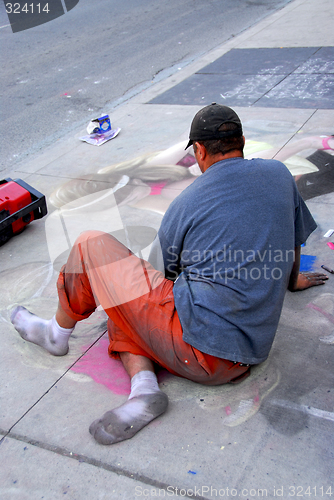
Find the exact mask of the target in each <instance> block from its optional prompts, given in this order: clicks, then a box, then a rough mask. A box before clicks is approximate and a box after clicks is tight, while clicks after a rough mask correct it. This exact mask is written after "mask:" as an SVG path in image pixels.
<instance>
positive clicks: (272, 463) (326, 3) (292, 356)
mask: <svg viewBox="0 0 334 500" xmlns="http://www.w3.org/2000/svg"><path fill="white" fill-rule="evenodd" d="M333 14H334V13H333V3H332V1H331V0H295V1H293V2H291V3H289V4H288V5H287V6H286V7H285V8H283V9H282V10H279V11H277V12H276V13H275V14H273V15H271V16H270V17H268V18H266V19H265V20H263V21H261V22H260V23H259V24H257V25H256V26H254V27H252V28H250V29H249V30H247V31H245V32H244V33H242V34H241V35H239V36H237V37H235V38H233V39H231V40H230V41H229V42H228V43H225V44H224V45H222V46H221V47H217V48H216V49H215V50H214V51H212V52H210V53H209V54H206V55H205V57H203V58H201V59H200V60H197V61H196V62H194V63H192V64H191V65H189V66H187V67H186V68H184V69H182V70H180V71H179V72H178V73H177V74H175V75H173V76H171V77H169V78H167V79H165V80H164V81H161V82H159V83H157V84H156V85H153V86H152V87H150V88H149V89H147V90H145V91H143V92H142V93H141V94H138V95H136V96H134V97H132V98H131V99H129V100H128V101H126V102H125V103H124V104H122V105H120V106H119V107H117V108H116V109H114V110H112V109H111V110H106V111H107V112H109V114H110V116H111V119H112V123H113V125H114V126H117V127H121V129H122V131H121V133H120V134H119V136H117V138H115V139H114V140H112V141H110V142H108V143H106V144H104V145H103V146H101V147H93V146H90V145H88V144H86V143H83V142H81V141H79V139H78V138H79V137H80V136H82V135H85V133H86V132H85V130H80V131H78V134H77V135H76V137H73V138H69V139H67V140H62V141H59V144H58V143H57V144H55V145H54V146H53V147H50V148H49V149H47V150H45V151H43V152H42V154H41V155H40V156H39V157H37V158H33V159H32V160H30V161H27V162H25V163H22V164H19V165H17V166H16V167H15V171H6V172H2V177H3V178H5V177H11V178H21V179H24V180H25V181H26V182H28V183H29V184H30V185H32V186H33V187H34V188H35V189H38V190H39V191H41V192H43V193H44V194H46V196H47V199H48V208H49V215H48V217H47V218H45V219H42V220H40V221H36V222H33V223H31V224H30V225H29V226H27V228H26V230H25V231H24V232H23V233H22V234H20V235H18V236H15V237H13V238H12V239H11V240H10V241H8V242H7V243H6V244H5V245H3V246H2V247H0V254H1V284H0V286H1V293H0V304H1V305H0V312H1V320H2V321H1V323H0V331H1V334H2V336H1V339H2V340H1V344H2V361H1V365H0V373H1V380H2V384H1V415H0V418H1V421H0V434H1V436H2V437H3V439H2V440H1V447H0V453H1V457H2V460H1V468H0V498H1V499H4V500H7V499H10V500H11V499H14V498H20V499H32V498H34V499H38V498H44V499H50V500H51V499H52V500H55V499H59V498H63V495H66V498H71V499H82V498H84V499H86V498H87V499H91V498H92V499H95V498H96V499H104V498H106V499H107V498H108V499H109V498H119V499H123V498H124V499H128V498H137V497H149V498H150V497H164V496H166V497H168V496H169V497H176V498H178V497H185V496H188V497H195V498H206V499H211V498H220V497H223V496H225V497H231V496H238V497H241V498H248V499H250V498H258V497H267V498H276V497H282V498H289V497H293V496H302V497H307V498H331V496H333V495H334V485H333V467H332V460H333V424H334V409H333V374H332V372H333V343H334V332H333V328H334V327H333V323H334V276H333V275H330V276H329V280H328V282H327V283H326V285H325V286H324V287H318V288H312V289H310V290H307V291H305V292H302V293H297V294H291V293H289V292H288V293H287V295H286V300H285V305H284V309H283V312H282V317H281V320H280V324H279V328H278V332H277V336H276V339H275V343H274V346H273V349H272V351H271V355H270V357H269V359H268V360H267V361H266V362H265V363H264V364H263V365H261V366H258V367H256V368H255V369H254V370H253V372H252V375H251V377H249V378H248V379H247V380H246V381H245V382H243V383H241V384H240V385H237V386H226V387H211V388H210V387H204V386H201V385H198V384H195V383H192V382H189V381H187V380H183V379H180V378H177V377H174V376H172V375H170V374H168V373H167V372H165V371H162V372H161V373H160V374H159V381H160V384H161V388H162V390H164V391H165V392H166V393H167V395H168V397H169V400H170V405H169V408H168V411H167V413H166V414H165V415H163V416H162V417H160V418H158V419H156V420H155V421H153V422H152V423H151V424H150V425H149V426H147V427H146V428H144V429H143V430H142V431H141V432H140V433H138V434H137V435H136V436H135V437H134V438H132V439H131V440H129V441H125V442H123V443H119V444H116V445H113V446H110V447H104V446H101V445H98V444H97V443H95V441H94V440H93V438H92V437H91V436H90V434H89V433H88V427H89V425H90V423H91V422H92V421H93V420H95V419H96V418H97V417H100V416H101V415H102V414H103V413H104V412H105V411H107V410H109V409H112V408H114V407H116V406H119V405H120V404H122V403H123V402H124V401H125V400H126V399H127V395H128V392H129V388H130V382H129V378H128V376H127V375H126V373H125V371H124V369H123V367H122V365H121V363H120V362H117V361H115V360H112V359H110V358H109V357H108V354H107V345H108V341H107V338H106V335H105V329H106V317H105V314H104V312H103V311H102V312H101V311H96V312H95V313H94V315H93V316H91V317H90V318H89V319H88V320H86V321H83V322H81V323H80V324H79V325H78V326H77V328H76V330H75V335H73V336H72V337H71V343H70V352H69V354H68V355H67V356H65V357H63V358H54V357H52V356H51V355H49V354H48V353H46V352H44V351H43V350H42V349H40V348H38V347H36V346H34V345H31V344H29V343H26V342H24V341H23V340H22V339H21V338H20V337H19V335H18V334H17V332H16V331H15V330H14V328H13V327H12V325H11V324H10V322H9V314H8V311H9V310H10V308H11V307H12V306H13V305H14V304H16V303H19V304H22V305H24V306H26V307H27V308H28V309H30V310H32V311H33V312H34V313H36V314H38V315H40V316H42V317H45V318H50V317H51V316H52V315H53V314H54V311H55V308H56V305H57V295H56V289H55V281H56V278H57V269H58V267H59V265H60V264H61V262H62V259H63V258H64V255H65V254H66V247H67V242H68V241H69V240H70V241H71V242H73V239H74V238H75V236H76V234H77V233H78V232H80V231H81V230H83V229H90V228H92V229H93V228H96V227H97V226H98V225H99V224H100V225H101V226H102V227H103V228H104V229H105V230H106V231H111V232H112V231H121V230H122V228H124V226H125V227H127V228H128V235H130V239H131V234H132V233H131V231H134V233H135V236H136V238H137V236H138V234H139V233H138V231H137V229H138V227H139V226H140V227H141V233H140V234H142V235H143V237H142V239H140V238H139V239H140V241H139V242H138V241H137V239H136V241H135V242H134V243H136V244H138V245H137V246H138V248H137V250H138V251H140V252H141V254H142V255H143V256H144V257H145V256H146V255H147V253H148V251H149V244H150V242H151V241H152V239H153V237H154V233H155V231H156V230H157V229H158V227H159V224H160V221H161V218H162V213H163V208H164V206H167V204H168V203H167V202H166V200H165V201H163V200H162V199H161V196H160V198H159V200H160V204H159V203H155V202H156V200H157V199H158V198H157V199H156V200H153V198H154V196H151V197H150V199H145V200H143V198H142V193H143V192H146V191H145V189H147V177H145V178H142V177H141V174H137V173H135V166H134V165H133V166H132V167H131V168H129V169H128V171H127V174H129V175H128V177H129V178H130V179H129V181H128V184H127V186H128V187H129V188H131V189H130V190H129V193H128V198H126V199H125V200H126V201H125V202H123V203H120V204H118V205H112V206H105V205H104V204H103V203H104V202H103V200H102V198H101V199H100V198H99V197H100V195H101V192H98V193H95V194H94V195H91V196H92V198H88V201H89V202H90V203H92V202H93V201H94V202H95V203H94V204H91V205H89V208H88V211H87V210H86V209H84V208H83V202H82V198H79V200H78V201H77V202H75V205H73V204H72V205H71V206H70V207H71V208H72V209H73V211H72V212H71V214H74V217H72V218H70V217H69V218H67V219H63V220H65V225H66V229H67V235H66V234H65V233H64V229H63V226H59V221H60V220H61V218H60V213H61V210H60V209H58V208H57V207H55V206H53V205H52V204H51V202H50V196H51V194H52V193H55V191H56V192H57V195H55V194H53V198H52V199H53V200H54V199H57V200H58V201H59V200H60V199H62V200H63V201H64V200H65V201H69V199H70V198H69V197H70V194H71V193H70V188H67V189H66V188H64V185H65V184H66V183H67V182H68V181H69V180H71V179H72V180H73V182H72V185H71V189H72V191H73V192H75V193H77V196H79V195H80V190H82V192H85V193H86V192H87V191H85V189H86V187H87V186H86V187H85V184H84V183H83V182H82V180H86V181H87V176H88V177H89V183H90V186H91V185H92V184H93V183H95V184H96V185H98V184H99V183H101V186H102V187H103V188H104V189H106V187H108V182H111V181H108V180H106V179H105V177H103V173H101V170H103V169H104V172H106V171H109V172H110V171H111V170H112V169H108V167H110V166H112V165H114V164H116V163H118V162H122V161H125V160H129V159H135V158H137V157H138V156H140V155H144V154H147V153H152V152H156V151H159V150H164V149H166V148H168V147H171V146H173V145H174V144H176V143H177V142H179V141H180V140H183V139H186V138H187V136H188V130H189V125H190V123H191V120H192V118H193V116H194V114H195V112H196V111H197V110H198V109H200V108H201V107H202V106H203V105H205V104H207V102H206V100H207V99H209V102H211V101H210V98H211V96H212V95H214V96H216V95H218V98H217V102H226V104H228V105H231V106H232V107H233V108H235V109H236V111H237V112H238V114H239V115H240V117H241V120H242V122H243V124H244V131H245V136H246V139H247V141H248V147H249V148H250V149H249V151H250V154H251V150H252V148H254V151H259V150H261V149H262V150H263V149H266V148H268V147H272V148H273V156H275V154H276V153H282V152H284V151H287V148H289V147H290V146H291V145H294V144H296V143H297V141H300V140H301V139H303V140H305V142H304V143H303V144H305V146H303V149H302V150H300V151H299V152H298V154H297V155H295V154H293V155H288V156H289V157H288V159H287V162H288V163H289V168H291V169H292V171H293V173H294V175H298V176H301V177H300V180H299V181H298V182H300V183H301V184H300V185H301V188H302V189H304V190H305V193H306V196H305V198H306V199H307V204H308V206H309V208H310V210H311V212H312V214H313V216H314V218H315V219H316V222H317V223H318V228H317V230H316V231H315V232H314V233H313V234H312V235H311V237H310V238H309V240H308V242H307V245H306V246H305V248H304V249H303V253H304V258H303V265H304V266H305V269H308V268H310V267H311V266H313V268H314V269H320V265H322V264H325V265H327V266H328V267H330V268H332V269H333V268H334V258H333V256H334V252H333V250H332V249H331V248H330V247H329V246H328V245H327V243H328V242H331V241H333V237H332V238H325V237H324V234H325V233H326V232H327V231H328V230H329V229H334V224H333V221H334V219H333V213H334V210H333V209H334V194H333V190H331V188H330V185H331V182H332V181H333V177H334V169H333V155H332V153H333V151H327V152H326V151H325V152H324V151H318V146H317V145H316V143H315V142H313V140H312V141H311V140H310V137H319V136H329V135H331V134H333V133H334V130H333V125H334V111H333V106H331V105H330V104H328V105H327V104H326V106H325V105H324V104H323V103H330V102H332V103H333V94H331V92H333V91H331V90H330V82H331V81H332V78H333V72H334V70H333V61H332V60H331V59H330V57H331V54H332V52H331V51H332V50H333V46H334V36H333ZM330 47H331V49H330ZM264 49H266V52H263V50H264ZM277 49H281V50H284V49H291V50H290V51H288V52H286V51H285V52H284V54H286V56H285V55H284V58H283V59H284V61H283V63H282V62H281V64H278V63H277V61H278V59H279V58H280V54H279V52H280V51H278V50H277ZM232 51H234V52H232ZM245 51H248V52H245ZM249 51H251V52H249ZM231 54H232V56H233V57H234V55H237V56H238V57H239V56H240V57H241V58H243V59H242V60H243V61H247V58H249V57H252V59H251V60H252V62H253V61H258V62H257V64H258V71H257V72H255V69H254V67H255V66H254V65H255V63H254V64H253V65H251V66H253V67H252V68H251V70H252V72H251V73H249V74H248V75H247V78H246V77H245V78H244V76H245V75H244V74H242V72H239V73H238V71H236V72H233V67H232V69H231V73H230V74H229V75H226V74H225V73H226V71H225V72H224V68H225V67H226V66H225V61H228V59H227V58H228V57H230V55H231ZM260 54H265V59H263V58H262V59H261V58H260ZM261 57H262V56H261ZM285 58H289V62H288V61H287V59H285ZM259 61H260V62H259ZM261 61H262V62H261ZM268 61H269V62H268ZM211 63H214V65H215V66H213V65H211ZM261 64H263V65H264V66H265V64H267V65H269V66H267V67H266V68H265V67H264V66H263V67H262V68H261ZM288 64H291V68H290V66H289V68H290V69H289V70H287V67H288ZM278 67H279V68H280V69H279V71H278V70H277V68H278ZM203 68H207V69H206V70H205V71H203ZM221 68H223V70H222V69H221ZM207 74H210V76H212V78H210V79H209V80H208V81H209V82H210V81H211V82H213V81H215V82H219V81H221V80H220V79H223V78H227V76H228V78H229V79H230V80H229V81H228V80H227V79H226V85H227V83H229V82H230V83H231V82H232V84H231V89H232V90H231V89H230V90H228V92H227V93H224V92H223V91H222V90H219V87H218V86H216V87H214V85H213V84H212V85H211V86H210V85H209V86H207V88H208V91H207V94H203V92H202V90H203V88H204V86H203V85H204V84H203V82H204V80H205V78H206V76H205V75H207ZM217 75H220V76H217ZM277 75H278V76H279V78H277ZM241 78H244V82H245V84H244V86H243V87H242V86H241V87H240V90H239V92H238V94H237V95H236V94H234V93H233V88H234V82H235V81H238V80H239V79H241ZM224 81H225V80H224ZM297 81H298V82H299V83H298V85H297V84H296V83H295V93H294V92H292V91H291V89H292V86H293V82H297ZM249 82H251V83H252V92H251V93H250V92H249V87H248V89H247V85H249ZM303 82H306V83H307V85H306V83H305V85H304V84H303ZM280 85H286V86H285V87H284V88H283V87H280ZM205 88H206V87H205ZM217 89H218V90H219V93H218V94H217ZM280 89H283V90H280ZM219 96H221V97H219ZM254 96H255V97H254ZM265 96H268V97H265ZM284 96H285V97H284ZM291 96H293V103H292V101H291ZM190 97H191V102H190V103H187V102H185V100H186V99H190ZM253 97H254V99H253V101H252V98H253ZM202 98H203V99H202ZM239 98H240V99H243V100H241V101H240V102H241V103H242V105H239V106H238V105H237V104H235V103H238V99H239ZM218 99H221V100H219V101H218ZM226 99H229V101H226ZM266 99H268V103H267V102H266ZM288 100H289V102H288ZM269 101H270V102H269ZM174 102H177V103H174ZM260 102H261V104H259V103H260ZM312 102H313V103H314V106H312V105H311V103H312ZM232 104H233V105H232ZM267 104H268V105H267ZM269 104H270V106H269ZM306 106H309V107H306ZM255 155H256V153H254V156H255ZM306 158H308V160H306ZM99 172H100V173H99ZM328 173H329V177H328ZM122 175H124V171H123V170H122V171H121V173H120V174H118V177H117V179H116V181H117V182H118V181H119V180H121V179H122ZM312 175H313V177H311V176H312ZM306 176H308V177H306ZM143 179H144V181H145V182H144V183H140V180H143ZM303 179H304V181H305V182H304V184H302V182H303ZM331 179H332V180H331ZM152 180H154V178H152ZM155 180H157V179H155ZM158 180H159V179H158ZM123 182H124V179H123ZM113 183H114V184H115V178H113ZM114 184H113V185H114ZM310 186H313V187H312V189H313V188H314V189H318V191H312V189H311V187H310ZM167 187H168V186H167ZM170 189H171V188H170ZM177 189H179V190H180V189H181V187H178V188H177ZM315 192H316V196H315V195H314V193H315ZM69 193H70V194H69ZM308 193H309V194H308ZM72 194H73V193H72ZM115 196H116V194H115ZM158 196H159V195H158ZM146 198H147V197H146ZM98 199H100V201H99V202H97V200H98ZM123 201H124V200H123ZM59 203H60V202H59ZM87 203H88V202H87V199H85V205H87ZM150 203H151V205H150ZM163 203H165V205H164V204H163ZM58 206H60V205H58ZM67 208H69V206H67ZM64 213H65V212H62V214H64ZM87 214H89V216H88V215H87ZM133 228H137V229H136V231H137V232H136V231H135V230H134V229H133ZM66 238H67V239H66ZM64 242H65V243H64ZM330 488H331V489H330Z"/></svg>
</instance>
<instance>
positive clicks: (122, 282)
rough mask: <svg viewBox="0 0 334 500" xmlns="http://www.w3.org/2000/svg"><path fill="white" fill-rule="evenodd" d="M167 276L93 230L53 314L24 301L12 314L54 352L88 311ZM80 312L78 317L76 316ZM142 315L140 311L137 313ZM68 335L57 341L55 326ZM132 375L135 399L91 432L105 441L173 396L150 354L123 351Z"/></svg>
mask: <svg viewBox="0 0 334 500" xmlns="http://www.w3.org/2000/svg"><path fill="white" fill-rule="evenodd" d="M162 280H163V276H162V275H161V273H159V272H158V271H155V270H154V269H153V268H151V266H149V267H148V268H147V269H146V267H145V264H144V263H142V262H141V261H140V259H138V258H137V257H135V256H134V255H133V254H132V253H131V252H130V251H129V250H128V249H127V248H126V247H124V246H123V245H122V244H120V243H119V242H118V241H116V240H115V239H114V238H112V237H110V236H109V235H107V234H104V233H99V232H93V231H91V232H87V233H85V234H82V235H81V236H80V237H79V238H78V240H77V242H76V244H75V245H74V247H73V249H72V251H71V254H70V256H69V259H68V261H67V264H66V266H65V268H64V269H63V271H62V272H61V273H60V276H59V279H58V293H59V299H60V303H59V306H58V310H57V313H56V315H55V316H54V318H52V320H49V321H47V320H43V319H41V318H38V317H37V316H35V315H33V314H31V313H30V312H29V311H27V309H25V308H23V307H21V306H19V307H17V308H15V309H14V310H13V312H12V315H11V320H12V323H13V324H14V326H15V328H16V329H17V330H18V331H19V333H20V335H21V336H22V337H23V338H24V339H25V340H28V341H29V342H33V343H35V344H37V345H40V346H42V347H44V348H45V349H47V350H48V351H49V352H51V353H52V354H54V355H63V354H66V353H67V351H68V338H69V336H70V334H71V332H72V330H73V328H74V326H75V324H76V322H77V321H80V320H81V319H84V318H85V317H88V316H89V315H90V314H91V313H92V312H93V311H94V310H95V308H96V306H97V305H98V304H101V305H102V306H103V307H104V309H105V310H107V311H108V309H109V308H110V307H111V308H115V307H116V306H121V304H124V303H126V302H127V300H130V299H131V298H132V299H133V298H134V297H140V296H141V295H145V294H146V293H147V292H148V291H149V289H150V286H152V284H155V283H160V282H161V281H162ZM74 318H75V319H74ZM136 321H140V316H139V317H137V318H136ZM55 328H56V329H58V330H60V333H61V334H63V335H64V336H65V335H66V340H65V342H64V343H62V345H61V346H60V345H58V344H57V342H58V341H57V340H56V334H55V333H54V329H55ZM121 359H122V361H123V364H124V366H125V368H126V370H127V372H128V373H129V375H130V377H131V394H130V396H129V400H128V401H127V402H126V403H125V404H124V405H122V406H120V407H119V408H116V409H115V410H112V411H109V412H107V413H106V414H105V415H104V416H103V417H102V418H101V419H99V420H97V421H95V422H94V423H93V424H92V425H91V427H90V432H91V434H92V435H93V436H94V438H95V439H96V440H97V441H98V442H99V443H101V444H112V443H116V442H119V441H123V440H124V439H129V438H130V437H132V436H133V435H134V434H136V432H138V431H139V430H140V429H141V428H142V427H144V426H145V425H147V424H148V423H149V422H150V421H151V420H153V419H154V418H156V417H157V416H159V415H161V414H162V413H163V412H164V411H165V410H166V408H167V405H168V399H167V396H166V395H165V394H163V393H162V392H161V391H160V390H159V387H158V383H157V378H156V375H155V373H154V368H153V363H152V361H151V360H150V359H148V358H147V357H145V356H138V355H134V354H131V353H128V352H124V353H122V354H121Z"/></svg>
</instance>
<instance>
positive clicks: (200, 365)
mask: <svg viewBox="0 0 334 500" xmlns="http://www.w3.org/2000/svg"><path fill="white" fill-rule="evenodd" d="M191 144H193V147H194V152H195V157H196V160H197V162H198V165H199V167H200V169H201V171H202V175H201V176H199V177H198V178H197V179H196V180H195V181H194V182H193V183H192V184H191V185H190V186H189V187H188V188H187V189H185V190H184V191H183V192H182V193H181V194H180V195H179V196H178V197H177V198H176V199H175V200H174V201H173V202H172V204H171V205H170V207H169V209H168V210H167V212H166V214H165V216H164V218H163V220H162V224H161V228H160V229H159V233H158V238H157V239H156V240H155V242H154V244H153V246H152V251H151V256H150V259H149V261H150V262H151V263H148V262H146V261H144V260H142V259H139V258H138V257H136V256H135V255H134V254H132V252H131V251H130V250H128V249H127V248H126V247H125V246H123V245H122V244H121V243H119V242H118V241H117V240H116V239H115V238H114V237H113V236H111V235H109V234H107V233H102V232H99V231H88V232H85V233H83V234H81V235H80V237H79V238H78V239H77V240H76V242H75V245H74V246H73V248H72V250H71V253H70V256H69V258H68V261H67V263H66V264H65V266H64V267H63V268H62V270H61V272H60V275H59V279H58V284H57V286H58V295H59V306H58V310H57V312H56V315H55V316H54V317H53V318H52V319H51V320H49V321H46V320H43V319H41V318H39V317H37V316H35V315H33V314H31V313H30V312H29V311H27V310H26V309H25V308H23V307H21V306H18V307H16V308H15V309H14V310H13V311H12V314H11V321H12V323H13V325H14V326H15V328H16V329H17V331H18V332H19V333H20V335H21V336H22V338H24V339H25V340H27V341H29V342H33V343H35V344H38V345H40V346H42V347H44V348H45V349H47V350H48V351H49V352H50V353H51V354H54V355H56V356H62V355H65V354H66V353H67V352H68V339H69V336H70V335H71V332H72V330H73V328H74V326H75V324H76V322H77V321H80V320H82V319H84V318H87V317H88V316H89V315H90V314H92V313H93V311H94V310H95V309H96V307H97V306H99V305H101V306H102V307H103V309H104V310H105V311H106V313H107V315H108V316H109V319H108V333H109V338H110V345H109V354H110V355H111V356H113V357H120V359H121V360H122V362H123V364H124V366H125V369H126V370H127V372H128V374H129V376H130V377H131V393H130V396H129V399H128V401H127V402H126V403H125V404H123V405H122V406H120V407H119V408H116V409H114V410H111V411H108V412H107V413H105V415H103V416H102V418H100V419H99V420H96V421H95V422H93V423H92V424H91V426H90V433H91V434H92V435H93V436H94V438H95V439H96V440H97V441H98V442H99V443H101V444H113V443H116V442H119V441H122V440H124V439H128V438H130V437H132V436H133V435H134V434H135V433H136V432H138V431H139V430H140V429H141V428H142V427H144V426H145V425H146V424H148V423H149V422H150V421H151V420H153V419H154V418H156V417H157V416H158V415H160V414H162V413H163V412H164V411H165V410H166V408H167V404H168V400H167V396H166V395H165V394H164V393H162V392H161V391H160V390H159V387H158V384H157V378H156V375H155V372H154V363H157V364H158V365H160V366H163V367H164V368H166V369H167V370H169V371H170V372H171V373H173V374H175V375H178V376H181V377H185V378H187V379H190V380H192V381H194V382H198V383H201V384H208V385H220V384H225V383H228V382H239V381H241V380H242V379H243V378H245V377H247V376H248V375H249V371H250V365H256V364H258V363H261V362H263V361H264V360H265V359H266V358H267V357H268V354H269V351H270V348H271V345H272V343H273V340H274V336H275V333H276V329H277V325H278V321H279V317H280V313H281V310H282V305H283V299H284V295H285V292H286V290H287V288H288V289H289V290H291V291H296V290H303V289H305V288H308V287H310V286H313V285H320V284H324V282H325V280H326V279H327V276H325V275H324V274H321V273H307V274H301V273H299V259H300V245H301V244H303V243H304V242H305V241H306V239H307V238H308V236H309V235H310V234H311V232H312V231H313V230H314V229H315V228H316V224H315V222H314V220H313V218H312V216H311V214H310V212H309V211H308V209H307V207H306V205H305V203H304V202H303V200H302V198H301V196H300V195H299V193H298V190H297V188H296V185H295V182H294V180H293V178H292V176H291V174H290V173H289V171H288V170H287V168H286V167H285V166H284V165H283V164H282V163H280V162H278V161H274V160H260V159H252V160H245V159H244V158H243V146H244V137H243V135H242V126H241V123H240V120H239V117H238V116H237V114H236V113H235V112H234V111H233V110H232V109H230V108H228V107H226V106H221V105H218V104H215V103H213V104H211V105H210V106H206V107H205V108H203V109H202V110H201V111H199V112H198V113H197V114H196V116H195V118H194V120H193V122H192V126H191V131H190V141H189V144H188V146H190V145H191ZM159 261H160V262H162V263H163V266H162V268H163V271H164V272H161V271H159V270H157V269H158V268H159ZM152 264H153V265H152Z"/></svg>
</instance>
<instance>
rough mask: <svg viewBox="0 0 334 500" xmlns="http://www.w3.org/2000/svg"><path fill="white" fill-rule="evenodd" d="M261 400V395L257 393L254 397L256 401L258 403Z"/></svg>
mask: <svg viewBox="0 0 334 500" xmlns="http://www.w3.org/2000/svg"><path fill="white" fill-rule="evenodd" d="M259 401H260V396H259V395H258V394H257V395H256V396H255V398H254V403H258V402H259Z"/></svg>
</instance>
